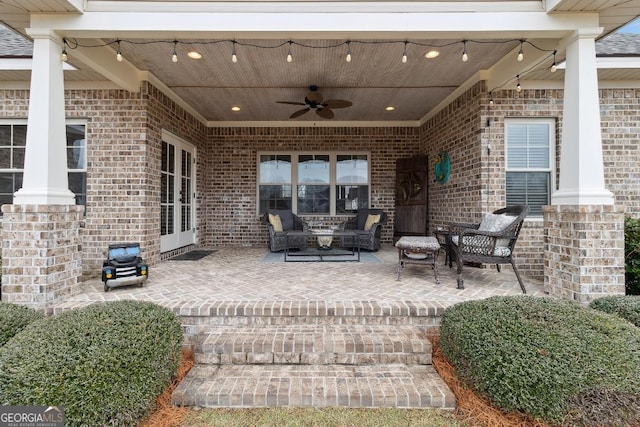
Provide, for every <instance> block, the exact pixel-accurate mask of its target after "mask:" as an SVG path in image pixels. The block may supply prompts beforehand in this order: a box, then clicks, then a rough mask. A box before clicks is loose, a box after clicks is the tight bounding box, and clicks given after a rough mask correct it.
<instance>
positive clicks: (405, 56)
mask: <svg viewBox="0 0 640 427" xmlns="http://www.w3.org/2000/svg"><path fill="white" fill-rule="evenodd" d="M402 63H403V64H406V63H407V53H406V52H405V53H403V54H402Z"/></svg>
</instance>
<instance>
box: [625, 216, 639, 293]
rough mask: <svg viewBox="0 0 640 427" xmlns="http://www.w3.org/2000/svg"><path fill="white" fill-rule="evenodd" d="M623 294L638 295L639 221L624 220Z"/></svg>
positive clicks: (632, 219) (633, 219) (627, 218)
mask: <svg viewBox="0 0 640 427" xmlns="http://www.w3.org/2000/svg"><path fill="white" fill-rule="evenodd" d="M624 265H625V274H624V279H625V293H626V294H627V295H640V219H635V218H630V217H626V218H625V220H624Z"/></svg>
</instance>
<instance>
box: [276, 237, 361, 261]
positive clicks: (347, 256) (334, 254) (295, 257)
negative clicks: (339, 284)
mask: <svg viewBox="0 0 640 427" xmlns="http://www.w3.org/2000/svg"><path fill="white" fill-rule="evenodd" d="M289 237H306V238H309V239H310V238H314V240H316V242H315V245H317V246H315V247H312V248H307V249H304V250H300V251H290V250H289ZM343 237H346V238H347V240H349V239H351V242H352V247H351V250H349V249H345V248H335V247H332V246H331V241H332V240H333V239H334V238H336V239H340V238H343ZM303 257H305V258H303ZM311 257H317V259H309V258H311ZM338 257H342V258H341V259H339V258H338ZM284 261H285V262H292V261H298V262H299V261H308V262H324V261H333V262H348V261H351V262H360V239H359V238H358V234H357V233H356V232H355V231H334V230H312V231H289V232H287V234H286V236H285V247H284Z"/></svg>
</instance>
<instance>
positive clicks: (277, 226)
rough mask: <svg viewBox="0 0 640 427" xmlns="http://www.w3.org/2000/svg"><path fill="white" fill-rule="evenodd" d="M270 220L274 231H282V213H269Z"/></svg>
mask: <svg viewBox="0 0 640 427" xmlns="http://www.w3.org/2000/svg"><path fill="white" fill-rule="evenodd" d="M269 222H270V223H271V225H273V231H275V232H279V231H282V221H281V220H280V215H274V214H269Z"/></svg>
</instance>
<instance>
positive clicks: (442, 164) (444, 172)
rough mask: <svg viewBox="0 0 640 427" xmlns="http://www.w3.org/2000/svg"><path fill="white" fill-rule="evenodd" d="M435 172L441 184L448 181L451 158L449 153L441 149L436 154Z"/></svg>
mask: <svg viewBox="0 0 640 427" xmlns="http://www.w3.org/2000/svg"><path fill="white" fill-rule="evenodd" d="M433 172H434V173H435V176H436V181H437V182H439V183H440V184H444V183H445V182H447V180H448V179H449V174H450V173H451V158H450V157H449V153H447V152H446V151H440V152H439V153H438V154H437V155H436V159H435V164H434V166H433Z"/></svg>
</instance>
